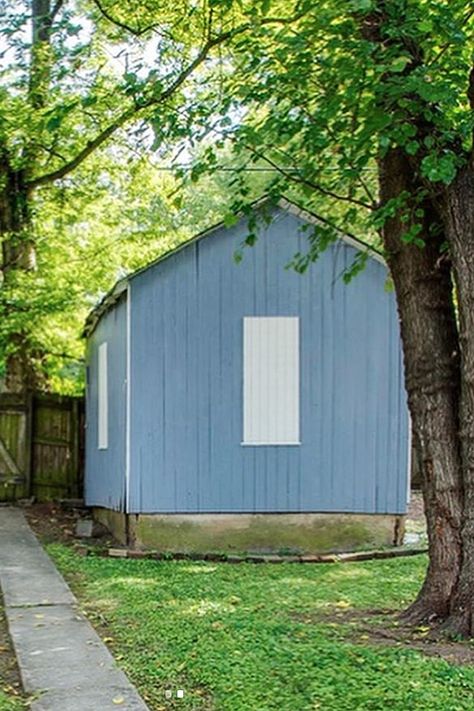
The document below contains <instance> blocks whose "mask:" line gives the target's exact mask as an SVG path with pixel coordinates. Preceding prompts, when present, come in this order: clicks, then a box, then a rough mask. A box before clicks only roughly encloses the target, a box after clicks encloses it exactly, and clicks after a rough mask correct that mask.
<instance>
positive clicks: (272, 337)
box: [242, 316, 300, 445]
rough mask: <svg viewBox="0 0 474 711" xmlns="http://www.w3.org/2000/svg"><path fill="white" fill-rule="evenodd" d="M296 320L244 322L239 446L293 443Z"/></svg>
mask: <svg viewBox="0 0 474 711" xmlns="http://www.w3.org/2000/svg"><path fill="white" fill-rule="evenodd" d="M299 381H300V373H299V319H298V317H293V316H290V317H288V316H277V317H273V316H272V317H267V316H257V317H245V318H244V437H243V442H242V444H255V445H259V444H281V445H285V444H287V445H288V444H299V443H300V441H299V440H300V414H299V407H300V403H299V389H300V382H299Z"/></svg>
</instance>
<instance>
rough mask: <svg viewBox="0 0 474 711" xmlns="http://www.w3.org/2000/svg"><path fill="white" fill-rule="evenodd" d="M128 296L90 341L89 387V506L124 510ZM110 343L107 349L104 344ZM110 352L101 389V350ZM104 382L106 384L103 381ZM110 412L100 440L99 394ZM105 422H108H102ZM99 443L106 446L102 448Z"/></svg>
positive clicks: (87, 435) (87, 471) (106, 317)
mask: <svg viewBox="0 0 474 711" xmlns="http://www.w3.org/2000/svg"><path fill="white" fill-rule="evenodd" d="M126 331H127V322H126V299H125V298H124V297H122V299H121V300H120V301H119V302H118V303H117V304H116V305H115V306H114V307H113V308H112V309H111V310H110V311H108V312H107V313H106V314H104V315H103V316H102V318H101V320H100V322H99V323H98V325H97V328H96V330H95V331H94V333H93V334H92V336H91V338H90V339H89V342H88V348H87V374H88V377H87V380H88V382H87V388H86V473H85V499H86V504H87V505H88V506H105V507H106V508H111V509H115V510H123V509H124V502H125V461H126V460H125V440H126V436H125V417H126V377H127V376H126V353H127V348H126V344H127V332H126ZM104 343H107V346H106V348H102V351H101V350H100V349H101V346H102V345H103V344H104ZM104 352H105V353H106V355H107V369H106V370H107V387H106V388H104V389H103V390H102V391H100V388H99V358H100V356H99V353H102V357H103V354H104ZM103 385H104V384H103ZM104 395H105V396H106V397H107V402H106V403H103V404H104V405H105V407H106V411H107V425H108V426H107V432H106V433H105V432H104V431H102V433H101V434H102V437H103V436H104V435H105V434H106V435H107V442H105V440H104V439H102V441H101V442H100V443H99V439H98V435H99V412H98V410H99V396H100V397H104ZM103 422H105V421H103ZM99 444H101V445H104V444H106V448H104V449H99Z"/></svg>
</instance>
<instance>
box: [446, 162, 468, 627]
mask: <svg viewBox="0 0 474 711" xmlns="http://www.w3.org/2000/svg"><path fill="white" fill-rule="evenodd" d="M444 215H445V222H446V236H447V238H448V240H449V244H450V248H451V255H452V260H453V269H454V277H455V281H456V290H457V295H458V309H459V340H460V350H461V383H462V385H461V402H460V421H461V427H460V440H461V452H462V466H463V485H464V511H463V525H462V529H461V535H462V564H461V574H460V578H459V582H458V585H457V587H456V590H455V591H454V594H453V599H452V602H451V609H450V615H449V618H448V620H447V621H446V623H445V625H444V626H443V627H444V629H445V631H447V632H448V633H450V634H455V635H461V636H463V637H468V636H470V637H472V636H474V168H473V167H472V166H467V167H466V168H465V169H464V170H462V171H461V172H460V173H459V175H458V177H457V178H456V180H455V181H454V182H453V183H452V185H450V187H449V188H448V190H447V192H446V201H445V203H444Z"/></svg>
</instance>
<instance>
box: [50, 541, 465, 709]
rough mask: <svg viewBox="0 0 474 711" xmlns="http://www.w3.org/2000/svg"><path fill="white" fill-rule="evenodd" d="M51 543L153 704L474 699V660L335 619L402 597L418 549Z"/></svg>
mask: <svg viewBox="0 0 474 711" xmlns="http://www.w3.org/2000/svg"><path fill="white" fill-rule="evenodd" d="M48 550H49V552H50V554H51V555H52V556H53V557H54V559H55V560H56V562H57V564H58V565H59V567H60V569H61V570H62V571H63V573H64V574H65V575H66V577H67V578H68V579H69V581H70V582H71V583H72V585H73V588H74V589H75V591H76V593H78V595H79V598H80V600H81V602H82V605H83V607H84V609H85V610H86V611H87V613H88V614H89V616H90V618H91V620H92V621H93V622H95V623H96V624H98V625H99V627H100V630H101V632H102V635H103V636H105V637H107V638H108V639H107V641H108V643H109V644H110V646H111V648H112V650H113V652H114V654H115V656H116V658H117V660H118V662H119V664H120V665H121V666H122V668H123V669H124V670H125V671H126V672H127V673H128V674H129V676H130V678H131V679H132V681H133V682H134V683H135V684H136V685H137V686H138V688H139V690H140V692H141V693H142V694H143V696H144V698H145V699H146V700H147V702H148V703H149V706H150V708H151V709H153V711H158V710H162V709H163V710H165V709H166V710H168V709H175V708H176V709H178V708H179V709H183V711H184V710H189V709H199V710H204V709H206V710H207V709H209V710H210V709H214V710H216V711H266V710H267V709H268V710H269V709H278V710H279V711H305V710H308V711H309V710H310V709H311V710H314V709H322V711H343V710H344V711H346V710H350V711H355V710H356V709H364V711H365V710H367V711H372V710H373V711H375V710H380V711H382V709H383V710H385V709H391V710H394V711H407V710H408V709H410V711H430V710H433V711H434V710H436V711H464V710H466V711H467V710H470V711H472V709H474V669H472V668H468V667H456V666H453V665H450V664H448V663H447V662H445V661H443V660H439V659H434V658H429V657H425V656H423V655H422V654H420V653H418V652H416V651H414V650H409V649H406V648H405V649H402V648H397V647H382V646H370V645H368V644H367V642H365V643H364V642H363V641H360V642H359V643H356V641H355V640H354V641H351V640H350V639H349V637H348V625H347V623H341V622H338V621H337V616H336V615H335V617H334V621H333V618H332V615H331V613H332V611H334V613H336V612H337V611H338V610H339V611H340V610H341V609H351V608H354V609H357V608H359V609H361V610H367V609H371V608H372V609H373V608H381V607H383V608H397V607H402V606H404V605H406V604H407V603H408V602H409V601H410V600H411V599H412V598H413V596H414V595H415V593H416V591H417V589H418V587H419V585H420V582H421V580H422V577H423V572H424V568H425V565H426V560H425V559H424V558H423V557H416V558H402V559H395V560H390V561H370V562H366V563H357V564H355V563H354V564H339V565H338V564H333V565H297V564H280V565H252V564H240V565H229V564H225V563H224V564H222V563H221V564H213V563H195V562H175V561H167V562H154V561H145V560H111V559H104V558H98V557H86V558H84V557H80V556H78V555H77V554H76V553H74V551H73V550H71V549H70V548H66V547H64V546H62V545H58V544H54V545H51V546H49V548H48ZM166 689H173V690H176V689H184V691H185V696H184V699H176V698H175V699H174V700H171V701H170V700H167V699H166V698H165V690H166Z"/></svg>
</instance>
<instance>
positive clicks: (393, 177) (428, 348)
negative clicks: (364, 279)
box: [379, 149, 474, 622]
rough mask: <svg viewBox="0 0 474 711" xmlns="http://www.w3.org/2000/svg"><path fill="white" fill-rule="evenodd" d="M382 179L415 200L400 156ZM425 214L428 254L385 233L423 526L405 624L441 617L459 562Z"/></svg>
mask: <svg viewBox="0 0 474 711" xmlns="http://www.w3.org/2000/svg"><path fill="white" fill-rule="evenodd" d="M379 172H380V193H381V200H382V204H386V203H387V201H388V200H390V199H393V198H397V197H399V196H400V194H401V193H402V192H403V191H407V192H408V193H409V194H414V191H415V190H416V187H417V186H416V185H415V184H414V181H413V170H412V169H411V167H410V165H409V163H408V159H407V157H406V156H405V154H404V153H403V152H402V151H401V150H400V149H393V150H391V151H390V152H389V153H388V154H387V155H386V156H385V157H383V158H382V159H381V160H380V163H379ZM424 208H425V225H424V227H425V230H424V234H422V235H421V236H422V237H424V238H425V247H418V246H416V245H413V244H406V243H405V242H404V241H403V239H402V237H403V235H404V234H405V233H406V231H407V229H408V228H409V224H407V223H406V222H403V221H402V220H401V219H400V215H397V216H395V217H393V218H391V219H389V220H387V222H386V223H385V226H384V229H383V239H384V245H385V249H386V252H387V258H388V262H389V266H390V271H391V274H392V278H393V281H394V284H395V291H396V296H397V304H398V312H399V316H400V324H401V336H402V342H403V353H404V362H405V383H406V389H407V393H408V404H409V409H410V414H411V418H412V425H413V432H414V437H415V441H414V445H415V450H416V452H417V456H418V458H419V460H420V465H421V476H422V488H423V497H424V505H425V512H426V516H427V524H428V540H429V558H430V560H429V566H428V571H427V575H426V578H425V581H424V584H423V587H422V589H421V591H420V593H419V595H418V597H417V599H416V601H415V602H414V603H413V604H412V605H411V607H410V608H408V610H407V611H406V613H405V618H406V619H407V620H408V621H410V622H419V621H422V620H432V619H434V618H444V617H446V615H447V613H448V610H449V605H450V599H451V595H452V592H453V590H454V588H455V586H456V583H457V580H458V576H459V569H460V561H461V513H462V486H461V461H460V451H459V439H458V420H457V413H458V402H459V392H460V372H459V347H458V338H457V328H456V321H455V314H454V312H453V300H452V290H453V287H452V282H451V276H450V265H449V263H448V262H447V260H446V259H444V258H443V256H442V252H441V249H440V248H441V244H442V235H441V236H438V237H435V236H433V235H432V234H430V231H429V228H430V226H431V225H432V224H433V223H434V222H438V221H439V218H438V216H437V215H436V213H435V212H434V210H433V208H432V206H431V205H430V204H426V205H424ZM472 313H473V314H474V309H473V312H472Z"/></svg>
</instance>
